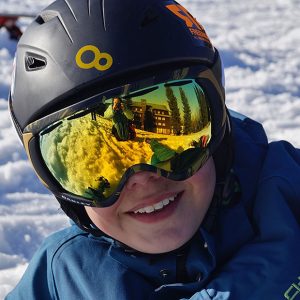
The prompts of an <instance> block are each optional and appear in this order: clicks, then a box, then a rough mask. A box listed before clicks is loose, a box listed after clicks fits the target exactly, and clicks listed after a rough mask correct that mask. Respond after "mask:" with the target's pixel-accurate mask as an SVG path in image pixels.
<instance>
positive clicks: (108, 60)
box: [75, 45, 113, 71]
mask: <svg viewBox="0 0 300 300" xmlns="http://www.w3.org/2000/svg"><path fill="white" fill-rule="evenodd" d="M87 51H92V52H93V53H94V59H93V60H92V61H91V62H89V63H85V62H83V61H82V59H81V57H82V55H83V54H84V53H85V52H87ZM75 60H76V64H77V66H78V67H79V68H81V69H92V68H95V69H97V70H99V71H105V70H108V69H109V68H110V67H111V66H112V64H113V58H112V57H111V55H110V54H108V53H105V52H100V50H99V49H98V48H97V47H96V46H93V45H86V46H83V47H82V48H80V49H79V50H78V52H77V54H76V57H75ZM101 60H105V64H101V62H100V61H101Z"/></svg>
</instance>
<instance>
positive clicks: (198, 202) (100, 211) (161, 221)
mask: <svg viewBox="0 0 300 300" xmlns="http://www.w3.org/2000/svg"><path fill="white" fill-rule="evenodd" d="M215 180H216V174H215V166H214V162H213V159H212V158H210V159H209V160H208V161H207V163H206V164H205V165H204V166H203V167H202V168H201V169H200V170H199V171H198V172H197V173H195V174H194V175H193V176H192V177H190V178H189V179H187V180H184V181H173V180H170V179H167V178H164V177H159V176H158V175H157V174H154V173H151V172H144V171H143V172H139V173H136V174H134V175H133V176H132V177H130V179H129V180H128V182H127V184H126V185H125V187H124V189H123V190H122V193H121V195H120V198H119V200H118V201H117V202H116V203H115V204H114V205H113V206H110V207H107V208H95V207H86V211H87V213H88V215H89V217H90V218H91V220H92V221H93V222H94V224H95V225H96V226H97V227H98V228H99V229H100V230H102V231H103V232H104V233H106V234H107V235H109V236H111V237H113V238H114V239H116V240H118V241H120V242H122V243H124V244H126V245H128V246H129V247H131V248H134V249H136V250H138V251H141V252H145V253H164V252H168V251H172V250H175V249H177V248H179V247H180V246H182V245H183V244H185V243H186V242H187V241H188V240H189V239H190V238H191V237H192V236H193V235H194V233H195V232H196V231H197V229H198V228H199V226H200V224H201V222H202V221H203V218H204V216H205V214H206V212H207V210H208V207H209V205H210V203H211V200H212V197H213V193H214V188H215ZM172 199H174V200H172ZM162 206H163V207H162ZM155 208H156V209H157V210H155V211H153V212H150V213H147V212H143V211H145V210H146V211H152V210H154V209H155ZM138 211H139V212H138Z"/></svg>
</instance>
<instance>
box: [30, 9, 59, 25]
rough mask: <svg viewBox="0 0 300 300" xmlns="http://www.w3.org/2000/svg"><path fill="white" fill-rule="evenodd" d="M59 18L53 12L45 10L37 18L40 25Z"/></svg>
mask: <svg viewBox="0 0 300 300" xmlns="http://www.w3.org/2000/svg"><path fill="white" fill-rule="evenodd" d="M56 17H58V13H57V12H56V11H53V10H45V11H42V12H41V13H40V15H39V16H38V17H37V18H36V20H35V21H36V22H37V23H38V24H40V25H42V24H44V23H47V22H49V21H51V20H52V19H54V18H56Z"/></svg>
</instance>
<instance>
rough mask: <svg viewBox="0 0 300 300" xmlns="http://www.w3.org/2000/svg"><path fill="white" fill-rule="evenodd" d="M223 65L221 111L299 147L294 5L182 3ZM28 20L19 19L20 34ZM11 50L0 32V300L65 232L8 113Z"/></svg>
mask: <svg viewBox="0 0 300 300" xmlns="http://www.w3.org/2000/svg"><path fill="white" fill-rule="evenodd" d="M48 3H50V1H48V0H43V1H41V0H39V1H36V0H22V1H21V0H6V1H1V3H0V12H10V13H16V12H26V13H37V12H38V11H40V10H41V9H42V7H44V6H45V5H47V4H48ZM180 3H181V4H183V5H184V6H185V7H186V8H188V9H189V10H190V12H191V13H192V14H193V15H194V17H196V18H197V20H198V21H199V22H200V23H201V24H202V25H203V26H204V27H205V28H206V31H207V33H208V35H209V37H210V38H211V40H212V41H213V44H214V45H215V46H216V47H217V48H218V49H219V51H220V53H221V56H222V58H223V63H224V66H225V76H226V92H227V105H228V106H229V107H230V108H231V109H233V110H235V111H238V112H241V113H242V114H244V115H247V116H249V117H251V118H253V119H256V120H258V121H259V122H262V124H263V126H264V128H265V129H266V132H267V134H268V137H269V140H270V141H273V140H279V139H285V140H288V141H290V142H291V143H292V144H294V145H295V146H297V147H300V138H299V137H300V76H299V71H300V2H299V1H297V0H264V1H261V0H249V1H242V0H209V1H208V0H184V1H180ZM29 22H30V19H28V18H21V19H20V20H19V24H20V26H21V27H22V29H25V28H26V26H27V25H28V23H29ZM15 48H16V43H15V42H14V41H11V40H9V37H8V34H7V32H6V31H5V30H4V29H3V28H2V29H1V30H0V299H2V298H4V296H5V295H6V294H7V293H8V292H9V291H10V290H11V289H12V288H13V287H14V286H15V285H16V283H17V282H18V281H19V279H20V277H21V276H22V274H23V272H24V271H25V269H26V266H27V265H28V262H29V261H30V259H31V257H32V255H33V253H34V252H35V250H36V249H37V247H39V245H40V244H41V242H42V240H43V239H44V238H45V237H46V236H47V235H49V234H50V233H51V232H53V231H56V230H58V229H60V228H63V227H65V226H68V219H67V217H65V216H64V214H63V213H62V212H61V210H60V209H59V206H58V204H57V201H56V200H55V198H54V197H53V196H52V195H51V194H50V193H49V192H48V191H47V190H46V188H44V187H43V186H42V185H41V184H40V182H39V181H38V179H37V177H36V175H35V174H34V172H33V171H32V169H31V166H30V163H29V162H28V160H27V158H26V154H25V152H24V150H23V148H22V146H21V143H20V142H19V140H18V137H17V135H16V133H15V132H14V130H13V128H12V125H11V122H10V118H9V113H8V111H7V95H8V91H9V85H10V76H11V71H12V63H13V56H14V52H15Z"/></svg>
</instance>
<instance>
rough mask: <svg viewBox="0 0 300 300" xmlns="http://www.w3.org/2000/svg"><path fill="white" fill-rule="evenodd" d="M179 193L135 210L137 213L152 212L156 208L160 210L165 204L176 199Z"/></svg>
mask: <svg viewBox="0 0 300 300" xmlns="http://www.w3.org/2000/svg"><path fill="white" fill-rule="evenodd" d="M176 196H177V195H174V196H172V197H169V198H166V199H164V200H162V201H160V202H158V203H155V204H154V205H149V206H146V207H143V208H140V209H138V210H136V211H134V213H135V214H137V213H140V214H143V213H147V214H150V213H152V212H154V211H155V210H160V209H162V208H163V207H164V206H167V205H168V204H169V203H170V202H171V201H174V199H175V198H176Z"/></svg>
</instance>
